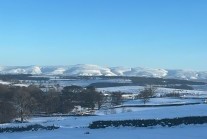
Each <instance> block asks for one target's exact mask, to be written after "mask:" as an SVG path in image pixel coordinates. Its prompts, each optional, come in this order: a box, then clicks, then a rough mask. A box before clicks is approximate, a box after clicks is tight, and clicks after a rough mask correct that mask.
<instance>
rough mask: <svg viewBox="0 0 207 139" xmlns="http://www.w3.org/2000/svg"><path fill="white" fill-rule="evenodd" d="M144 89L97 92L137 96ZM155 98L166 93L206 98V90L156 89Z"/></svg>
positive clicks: (135, 87) (110, 89)
mask: <svg viewBox="0 0 207 139" xmlns="http://www.w3.org/2000/svg"><path fill="white" fill-rule="evenodd" d="M143 89H144V86H118V87H106V88H98V89H97V90H98V91H100V92H107V93H110V92H123V93H133V94H138V93H139V92H140V91H141V90H143ZM155 92H156V94H157V96H160V95H164V94H168V93H173V92H176V93H180V94H181V95H183V96H184V97H192V98H207V90H205V91H199V90H182V89H173V88H162V87H160V88H156V91H155Z"/></svg>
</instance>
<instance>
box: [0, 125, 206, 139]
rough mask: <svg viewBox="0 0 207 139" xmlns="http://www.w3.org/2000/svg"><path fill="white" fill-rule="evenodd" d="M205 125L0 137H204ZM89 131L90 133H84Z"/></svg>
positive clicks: (74, 130)
mask: <svg viewBox="0 0 207 139" xmlns="http://www.w3.org/2000/svg"><path fill="white" fill-rule="evenodd" d="M206 129H207V125H196V126H193V125H192V126H179V127H174V128H107V129H96V130H91V129H87V128H61V129H58V130H54V131H38V132H24V133H4V134H0V138H1V139H70V138H71V139H83V138H84V139H206V138H207V133H206ZM86 132H89V133H90V134H85V133H86Z"/></svg>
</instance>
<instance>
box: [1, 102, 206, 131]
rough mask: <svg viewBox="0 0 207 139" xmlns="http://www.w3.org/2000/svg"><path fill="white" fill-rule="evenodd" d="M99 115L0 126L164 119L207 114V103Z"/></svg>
mask: <svg viewBox="0 0 207 139" xmlns="http://www.w3.org/2000/svg"><path fill="white" fill-rule="evenodd" d="M97 114H98V116H82V117H71V116H70V117H36V118H31V119H29V123H23V124H21V123H11V124H1V125H0V127H8V126H22V125H28V124H44V125H53V124H54V125H57V126H61V127H67V128H74V127H87V126H88V125H89V124H90V123H91V122H92V121H97V120H127V119H163V118H175V117H186V116H207V104H199V105H185V106H172V107H150V108H149V107H144V108H131V107H126V108H116V109H114V110H108V113H107V115H105V110H102V111H99V112H97Z"/></svg>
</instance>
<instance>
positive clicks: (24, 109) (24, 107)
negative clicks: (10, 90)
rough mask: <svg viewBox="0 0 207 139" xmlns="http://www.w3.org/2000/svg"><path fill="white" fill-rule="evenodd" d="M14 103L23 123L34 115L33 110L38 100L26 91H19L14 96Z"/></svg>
mask: <svg viewBox="0 0 207 139" xmlns="http://www.w3.org/2000/svg"><path fill="white" fill-rule="evenodd" d="M14 102H15V104H16V107H17V112H18V115H19V117H20V119H21V122H23V121H24V119H25V118H26V117H28V116H29V115H30V114H31V113H32V110H33V109H34V108H35V106H36V104H37V103H36V100H35V99H34V98H33V97H31V95H30V93H29V92H26V91H25V90H24V89H20V90H18V92H17V93H16V94H15V96H14Z"/></svg>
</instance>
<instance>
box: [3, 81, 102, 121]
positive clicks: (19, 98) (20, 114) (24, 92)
mask: <svg viewBox="0 0 207 139" xmlns="http://www.w3.org/2000/svg"><path fill="white" fill-rule="evenodd" d="M102 101H103V94H102V93H100V92H97V91H96V90H95V88H94V87H88V88H83V87H79V86H67V87H65V88H64V89H63V90H62V91H61V92H57V91H55V90H50V91H48V92H43V91H42V90H40V89H39V88H37V87H35V86H29V87H16V86H6V85H0V123H6V122H10V121H11V120H12V119H15V118H19V119H20V122H23V121H24V119H25V118H27V117H28V116H30V115H33V114H41V113H44V114H53V113H62V114H66V113H69V112H71V110H73V109H74V107H75V106H77V105H79V106H81V107H87V108H90V109H94V108H95V106H97V107H98V108H100V106H101V105H102Z"/></svg>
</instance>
